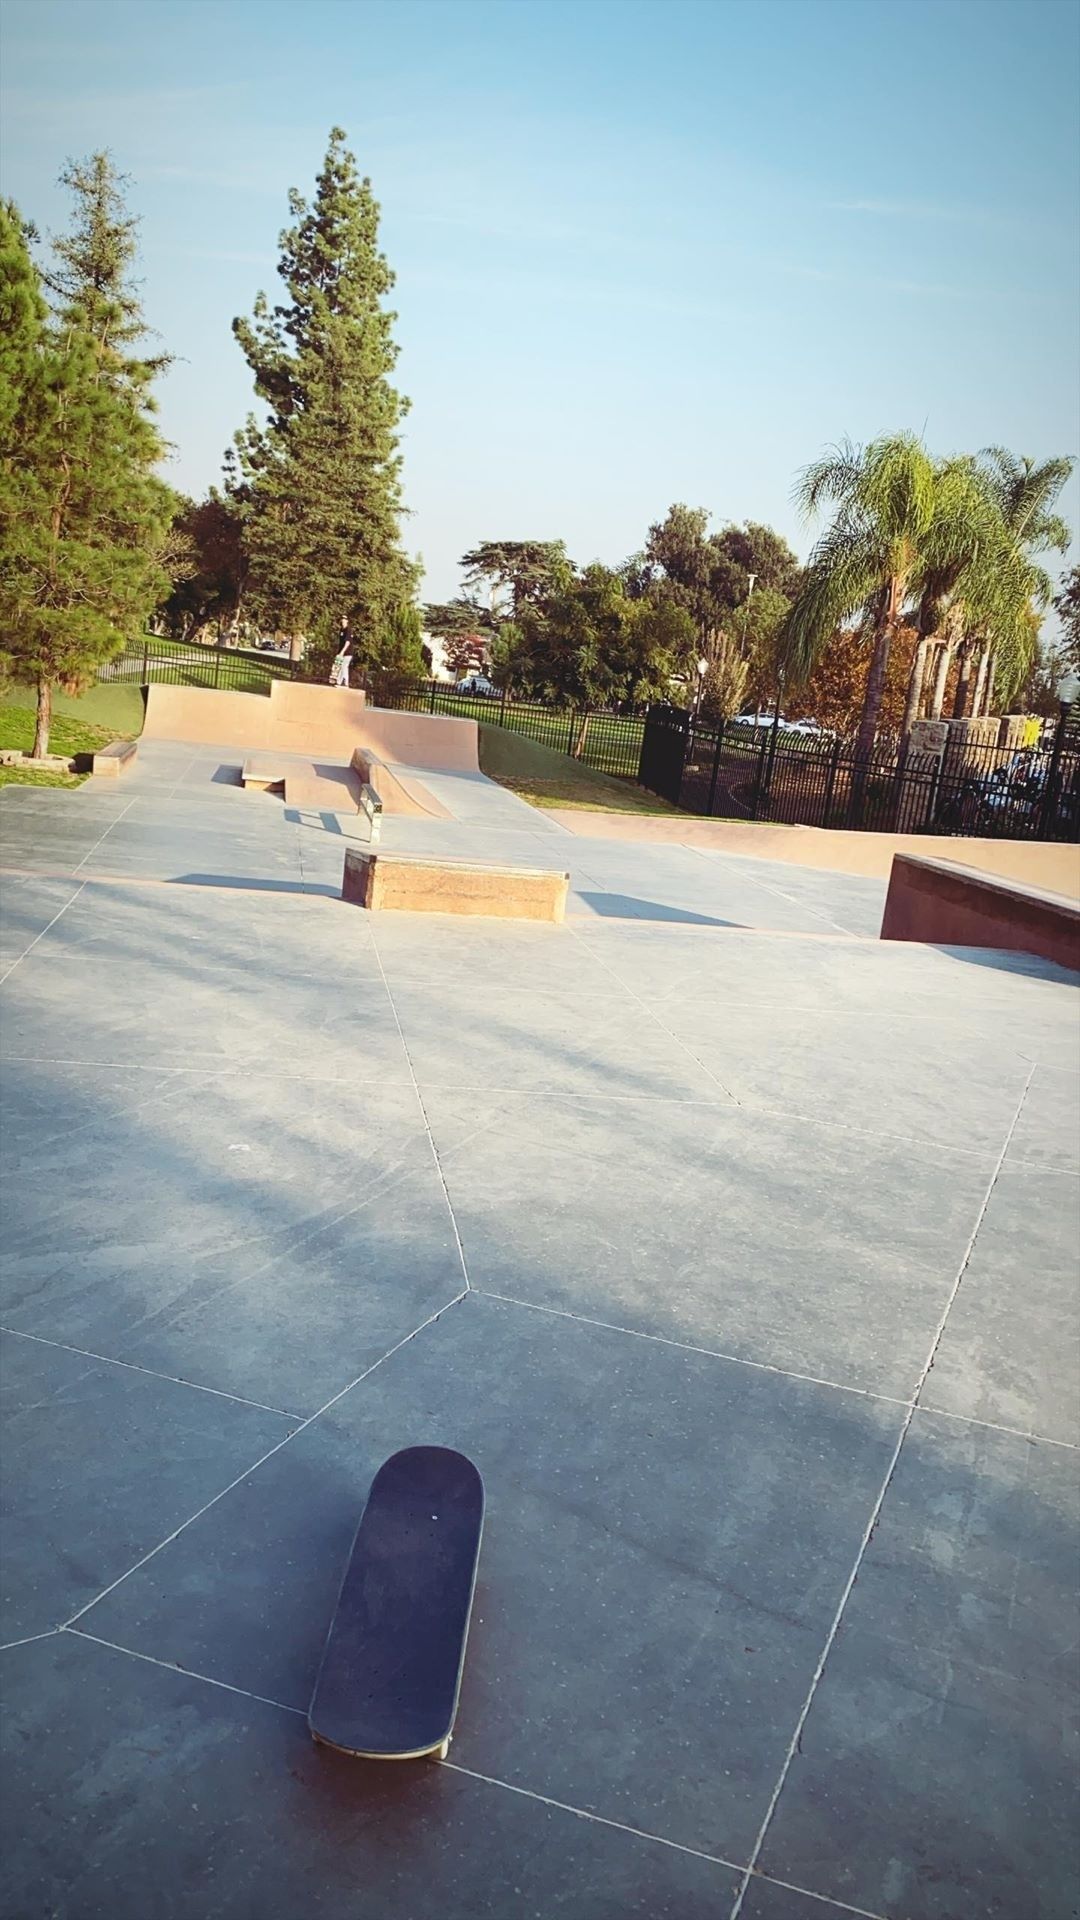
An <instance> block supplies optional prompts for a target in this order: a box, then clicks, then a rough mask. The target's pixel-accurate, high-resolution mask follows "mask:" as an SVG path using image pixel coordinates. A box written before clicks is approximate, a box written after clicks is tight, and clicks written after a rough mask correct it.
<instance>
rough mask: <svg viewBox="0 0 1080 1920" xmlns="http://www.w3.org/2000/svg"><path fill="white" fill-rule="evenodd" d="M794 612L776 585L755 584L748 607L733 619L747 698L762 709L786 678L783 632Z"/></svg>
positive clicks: (733, 632)
mask: <svg viewBox="0 0 1080 1920" xmlns="http://www.w3.org/2000/svg"><path fill="white" fill-rule="evenodd" d="M790 611H791V601H790V600H789V599H788V597H787V595H786V593H781V592H780V591H779V589H778V588H776V587H768V586H765V587H760V588H759V587H755V588H754V591H753V593H752V594H751V595H750V597H749V599H748V600H747V603H746V605H745V607H744V608H742V609H741V610H740V611H739V612H737V613H734V614H733V615H732V616H731V619H730V621H729V626H730V629H731V636H732V639H733V640H736V641H737V652H738V654H739V656H740V657H741V659H742V660H743V662H744V664H745V666H746V674H745V676H744V681H745V695H746V698H747V700H748V701H750V702H752V703H753V704H754V705H755V706H756V707H757V708H758V709H759V710H760V709H761V708H762V707H764V706H768V705H769V704H770V702H772V701H773V700H775V698H776V693H777V687H778V684H779V682H780V680H781V679H782V677H783V664H784V663H783V658H782V653H781V648H780V635H781V633H782V632H783V628H784V622H785V620H786V619H787V616H788V614H789V612H790ZM706 684H707V683H706Z"/></svg>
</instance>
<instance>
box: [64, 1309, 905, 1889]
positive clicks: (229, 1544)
mask: <svg viewBox="0 0 1080 1920" xmlns="http://www.w3.org/2000/svg"><path fill="white" fill-rule="evenodd" d="M597 1407H603V1409H604V1418H603V1419H602V1420H600V1419H597V1418H596V1417H595V1409H596V1408H597ZM899 1418H900V1416H899V1410H898V1409H896V1408H888V1407H871V1408H867V1407H865V1406H863V1405H861V1403H858V1402H856V1401H850V1402H848V1401H845V1402H837V1401H836V1399H835V1397H834V1396H831V1395H829V1394H828V1393H827V1392H825V1391H824V1390H823V1389H820V1388H815V1387H812V1386H809V1385H807V1384H805V1383H800V1382H796V1381H790V1380H784V1381H780V1380H778V1379H776V1378H775V1377H772V1376H767V1375H763V1374H760V1373H757V1374H755V1373H753V1372H751V1371H750V1370H748V1369H746V1368H741V1367H736V1366H732V1365H730V1364H728V1363H725V1362H723V1361H717V1360H712V1359H709V1358H708V1357H706V1356H704V1355H698V1354H688V1353H684V1352H680V1351H678V1350H676V1349H674V1348H671V1347H663V1346H658V1345H656V1344H655V1343H650V1342H646V1341H627V1340H626V1339H625V1338H624V1337H623V1336H621V1335H619V1334H617V1333H611V1332H607V1331H604V1330H603V1329H599V1328H595V1327H586V1326H581V1325H579V1324H575V1323H574V1322H571V1321H565V1320H559V1319H555V1318H552V1317H551V1316H549V1315H541V1314H521V1313H520V1312H518V1311H516V1310H515V1309H513V1308H510V1307H506V1306H503V1305H500V1304H499V1303H498V1302H493V1301H485V1300H479V1299H475V1298H473V1297H469V1298H467V1299H466V1300H465V1301H463V1302H462V1303H460V1305H458V1306H457V1307H455V1308H453V1309H452V1310H451V1311H450V1312H449V1313H447V1314H446V1315H444V1316H443V1318H442V1319H441V1320H440V1321H439V1322H438V1323H437V1325H435V1326H433V1327H430V1328H428V1329H427V1330H426V1331H425V1332H424V1333H421V1334H418V1335H417V1337H416V1339H415V1340H413V1341H411V1342H410V1343H409V1345H408V1346H407V1347H404V1348H402V1349H401V1351H400V1352H399V1353H397V1354H395V1355H393V1356H391V1358H390V1359H388V1360H387V1361H386V1362H385V1363H384V1365H383V1366H382V1367H380V1368H379V1369H378V1371H377V1372H376V1373H375V1374H373V1375H372V1376H371V1378H370V1380H369V1381H368V1382H365V1384H364V1388H363V1389H360V1390H357V1392H355V1393H353V1394H349V1395H346V1396H345V1398H344V1399H343V1400H341V1401H339V1402H338V1403H337V1404H336V1406H334V1407H333V1408H331V1409H329V1410H328V1413H327V1415H326V1417H325V1419H324V1420H322V1421H320V1422H319V1423H318V1428H317V1430H315V1429H310V1430H309V1431H308V1432H307V1433H306V1434H300V1435H298V1436H297V1439H296V1440H295V1442H294V1443H292V1444H291V1445H290V1446H289V1447H288V1448H286V1449H284V1450H283V1451H282V1453H281V1454H280V1455H279V1456H277V1460H276V1462H275V1460H269V1461H267V1463H266V1467H265V1469H263V1470H260V1473H259V1474H258V1475H257V1476H256V1477H255V1479H253V1480H252V1481H251V1482H250V1483H247V1484H245V1486H244V1487H242V1488H237V1489H235V1490H234V1492H233V1493H231V1494H228V1495H226V1497H225V1498H224V1499H223V1500H221V1501H220V1502H219V1503H218V1504H217V1505H216V1506H215V1507H214V1508H212V1509H211V1510H210V1512H208V1513H207V1514H206V1515H204V1516H203V1519H202V1520H201V1521H198V1522H196V1523H194V1525H193V1526H192V1527H191V1528H189V1529H188V1530H187V1532H186V1534H185V1535H184V1536H183V1537H182V1539H181V1540H179V1541H177V1542H175V1543H174V1544H173V1545H172V1546H171V1547H167V1548H164V1549H163V1550H162V1552H161V1553H160V1554H158V1555H157V1556H155V1559H154V1560H153V1561H152V1562H150V1563H149V1564H148V1565H147V1566H146V1567H145V1568H144V1569H142V1570H141V1571H140V1572H137V1573H135V1574H133V1575H132V1577H131V1579H130V1580H128V1581H126V1582H124V1584H123V1586H122V1587H119V1588H117V1589H116V1590H115V1592H114V1593H113V1594H112V1595H110V1596H109V1597H108V1598H107V1599H106V1600H104V1601H103V1602H102V1603H101V1606H100V1607H98V1608H96V1609H94V1611H93V1614H92V1615H91V1616H88V1617H87V1619H86V1621H85V1624H86V1626H87V1629H88V1631H90V1632H91V1633H100V1634H101V1635H102V1636H103V1637H104V1638H105V1639H109V1640H114V1641H118V1642H119V1643H121V1644H122V1645H125V1646H128V1647H131V1648H134V1649H136V1650H139V1651H147V1652H148V1651H152V1652H153V1653H154V1655H155V1657H157V1658H161V1659H164V1660H166V1661H168V1662H169V1663H172V1662H173V1661H176V1662H179V1664H180V1665H181V1666H184V1667H190V1668H194V1669H196V1670H197V1671H199V1672H204V1673H209V1674H211V1675H212V1676H213V1677H215V1678H218V1679H222V1680H225V1681H227V1682H228V1683H229V1684H230V1685H235V1686H241V1687H244V1688H246V1689H249V1690H251V1691H254V1692H258V1693H262V1694H264V1695H268V1696H269V1697H271V1698H273V1699H276V1700H280V1701H283V1702H285V1703H286V1704H290V1705H296V1706H303V1705H306V1702H307V1699H308V1696H309V1692H310V1688H311V1685H312V1679H313V1675H314V1672H315V1668H316V1666H317V1663H318V1659H319V1655H320V1652H321V1639H322V1626H323V1622H324V1621H325V1620H326V1619H327V1618H328V1617H329V1614H330V1612H331V1610H332V1607H333V1603H334V1595H335V1591H336V1582H337V1579H338V1577H339V1573H340V1567H341V1565H342V1563H343V1560H344V1558H345V1556H346V1554H347V1552H348V1546H349V1540H350V1530H351V1527H352V1526H353V1524H354V1523H355V1517H356V1513H357V1511H358V1509H359V1506H360V1504H361V1503H362V1500H363V1493H364V1489H365V1486H366V1484H367V1481H368V1478H369V1477H370V1474H371V1472H372V1470H373V1469H374V1467H375V1465H376V1464H377V1462H378V1460H379V1458H381V1457H382V1455H383V1454H384V1453H386V1452H390V1451H393V1450H394V1449H395V1448H396V1447H398V1446H404V1445H407V1444H409V1443H410V1441H413V1440H416V1439H419V1438H421V1437H424V1438H429V1439H431V1440H432V1441H437V1442H438V1443H440V1444H446V1445H450V1446H456V1447H460V1448H461V1449H462V1450H464V1451H465V1452H467V1453H468V1454H469V1456H470V1458H472V1459H475V1461H476V1463H477V1465H478V1466H479V1468H480V1471H481V1473H482V1474H483V1476H484V1480H485V1486H486V1491H487V1513H486V1520H485V1540H484V1547H483V1550H482V1553H481V1560H480V1571H479V1576H478V1585H477V1595H476V1602H475V1607H474V1617H473V1626H472V1630H471V1636H470V1649H469V1660H468V1664H467V1667H466V1675H465V1683H464V1688H463V1693H462V1703H461V1713H460V1718H459V1722H458V1731H457V1735H456V1737H455V1742H454V1748H453V1755H454V1759H455V1760H456V1761H457V1762H458V1763H459V1764H460V1765H462V1766H464V1767H467V1768H470V1769H473V1770H475V1771H477V1772H480V1773H484V1774H489V1775H494V1776H495V1777H496V1778H498V1779H502V1780H507V1781H510V1782H511V1783H514V1784H519V1785H521V1786H527V1787H528V1788H529V1789H530V1790H531V1791H534V1792H538V1793H541V1794H546V1795H549V1796H552V1797H555V1798H558V1799H562V1800H568V1801H569V1802H570V1803H571V1804H573V1805H575V1806H579V1807H583V1808H585V1809H587V1810H589V1811H591V1812H594V1813H596V1814H598V1815H600V1816H602V1817H603V1818H606V1819H612V1820H617V1821H620V1822H622V1823H624V1824H627V1825H629V1826H632V1827H636V1828H638V1829H639V1830H641V1829H644V1830H645V1831H647V1832H661V1833H663V1834H665V1835H666V1836H667V1837H668V1838H669V1839H671V1840H674V1841H677V1842H678V1843H680V1844H682V1845H686V1846H691V1847H696V1848H700V1849H703V1850H705V1851H707V1852H709V1853H714V1854H715V1853H720V1854H722V1855H724V1856H725V1857H727V1858H734V1857H740V1858H741V1857H745V1854H746V1852H747V1850H748V1849H749V1848H750V1846H752V1844H753V1838H754V1834H755V1833H756V1831H757V1827H758V1825H759V1823H760V1820H761V1817H762V1813H763V1811H764V1802H765V1799H766V1797H767V1793H768V1790H769V1787H770V1785H771V1782H772V1779H773V1778H774V1777H775V1773H776V1769H777V1768H778V1766H779V1764H780V1761H781V1759H782V1756H783V1749H784V1745H785V1743H786V1739H787V1737H788V1735H789V1730H790V1723H791V1720H792V1717H793V1714H794V1712H796V1711H797V1703H798V1701H799V1698H800V1696H801V1695H802V1694H804V1693H805V1689H806V1686H807V1685H808V1683H809V1678H810V1674H811V1672H812V1668H813V1661H814V1658H815V1657H816V1650H817V1646H818V1643H819V1641H820V1637H821V1635H822V1633H823V1632H824V1630H825V1628H826V1626H827V1623H828V1620H829V1618H830V1616H831V1613H832V1611H833V1609H834V1608H835V1605H836V1603H837V1600H838V1599H839V1585H840V1569H841V1568H842V1567H843V1566H844V1564H845V1563H846V1562H848V1561H849V1560H850V1557H851V1555H852V1554H853V1553H854V1551H855V1548H856V1546H857V1543H858V1536H859V1532H860V1529H861V1526H862V1524H863V1520H864V1516H865V1506H866V1500H867V1497H868V1495H869V1493H870V1490H871V1489H872V1488H876V1486H877V1485H878V1484H880V1480H881V1477H882V1475H883V1473H884V1471H885V1467H886V1464H887V1461H888V1458H889V1454H890V1452H891V1449H892V1447H893V1445H894V1443H895V1438H896V1434H897V1431H898V1428H899ZM676 1487H677V1489H678V1495H677V1498H673V1491H674V1489H675V1488H676ZM208 1573H209V1574H210V1578H209V1580H208V1578H207V1576H208ZM256 1592H257V1593H259V1594H260V1595H261V1596H262V1598H261V1604H260V1608H259V1611H258V1618H257V1619H254V1618H252V1612H251V1607H250V1602H249V1600H248V1598H247V1596H249V1595H251V1594H253V1593H256ZM720 1727H722V1728H723V1736H722V1740H721V1743H720V1745H719V1747H718V1745H717V1730H718V1728H720ZM705 1754H709V1755H710V1756H711V1760H712V1764H711V1765H707V1766H706V1765H703V1764H702V1762H703V1757H704V1756H705Z"/></svg>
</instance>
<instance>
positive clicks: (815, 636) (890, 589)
mask: <svg viewBox="0 0 1080 1920" xmlns="http://www.w3.org/2000/svg"><path fill="white" fill-rule="evenodd" d="M938 490H939V474H938V470H937V469H936V468H935V466H934V463H933V461H932V460H931V459H930V456H929V454H928V453H927V451H926V449H925V447H924V446H923V444H922V442H921V440H919V439H917V438H916V436H915V435H914V434H910V433H898V434H890V435H886V436H885V437H883V438H882V439H879V440H873V441H871V442H870V444H869V446H866V447H856V446H853V445H852V443H851V442H850V441H847V440H845V441H843V442H842V443H841V445H840V446H839V447H837V448H836V449H835V450H834V451H833V452H832V453H830V454H827V455H826V456H825V458H824V459H822V460H817V461H815V462H814V463H813V465H812V466H809V467H807V468H806V469H805V471H804V472H803V473H802V475H801V476H800V478H799V481H798V484H797V487H796V499H797V500H798V502H799V505H800V506H801V508H802V510H803V512H804V513H805V514H806V515H807V517H810V516H811V515H813V514H816V513H817V512H818V511H819V510H820V508H821V507H822V506H823V505H824V504H825V503H826V502H834V503H835V505H836V508H837V512H836V517H835V519H834V521H833V523H832V525H831V526H830V527H829V528H828V529H827V531H826V532H825V533H823V534H822V535H821V537H820V539H819V540H818V542H817V545H816V546H815V548H814V551H813V553H812V554H811V556H810V562H809V565H808V567H807V570H806V573H805V575H804V583H803V586H802V588H801V590H800V592H799V594H798V597H797V599H796V600H795V602H794V604H793V605H792V608H791V612H790V613H789V614H788V617H787V620H786V621H785V623H784V631H783V639H782V644H783V652H784V659H785V665H786V668H787V672H788V673H789V675H791V676H792V677H793V678H794V679H795V680H796V681H798V680H804V679H805V678H806V677H807V675H808V674H809V673H810V671H811V670H812V668H813V666H814V663H815V661H816V660H817V658H818V656H819V654H820V653H821V650H822V648H823V647H825V646H827V645H828V642H829V640H830V639H831V637H832V635H833V634H834V633H835V631H836V629H837V627H838V626H839V625H840V623H841V622H842V621H843V620H845V619H847V618H849V617H850V615H851V614H853V613H855V612H857V611H858V610H860V609H863V610H865V612H866V614H867V616H868V618H869V621H870V626H871V633H872V648H871V655H870V667H869V671H868V673H867V676H866V692H865V695H864V698H863V710H862V717H861V719H860V721H859V730H858V734H857V737H856V758H857V759H858V760H860V761H864V762H865V761H867V760H868V759H869V757H870V754H871V753H872V751H873V746H874V737H875V734H876V732H877V720H878V713H879V711H880V708H881V697H882V694H883V692H884V687H885V672H886V668H887V667H888V664H889V650H890V648H891V646H892V641H893V636H894V634H895V633H896V632H897V630H898V628H899V627H900V626H901V624H902V615H903V610H904V606H905V604H906V602H907V601H908V599H909V598H910V595H911V591H912V586H913V583H914V582H915V581H916V579H917V577H918V575H919V572H920V569H921V568H923V566H924V565H925V562H926V556H927V539H928V535H929V533H930V529H931V526H932V524H933V522H934V515H935V507H936V504H937V495H938Z"/></svg>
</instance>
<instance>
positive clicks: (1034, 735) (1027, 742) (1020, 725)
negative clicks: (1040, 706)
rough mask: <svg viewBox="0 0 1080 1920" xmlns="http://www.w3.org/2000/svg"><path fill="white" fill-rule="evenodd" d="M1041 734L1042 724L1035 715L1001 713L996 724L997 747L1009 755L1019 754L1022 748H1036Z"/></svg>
mask: <svg viewBox="0 0 1080 1920" xmlns="http://www.w3.org/2000/svg"><path fill="white" fill-rule="evenodd" d="M1041 733H1042V722H1041V721H1040V719H1039V717H1038V715H1037V714H1034V713H1003V714H1002V716H1001V720H1000V721H999V723H998V746H999V747H1005V748H1007V749H1008V751H1009V752H1010V753H1019V752H1020V750H1021V748H1023V747H1037V746H1038V744H1039V737H1040V735H1041Z"/></svg>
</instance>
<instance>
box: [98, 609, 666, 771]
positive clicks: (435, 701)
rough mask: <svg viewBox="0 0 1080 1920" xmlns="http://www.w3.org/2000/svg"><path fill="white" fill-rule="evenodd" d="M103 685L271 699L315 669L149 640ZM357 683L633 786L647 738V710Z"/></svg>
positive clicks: (398, 678) (381, 681)
mask: <svg viewBox="0 0 1080 1920" xmlns="http://www.w3.org/2000/svg"><path fill="white" fill-rule="evenodd" d="M98 677H99V678H100V679H102V680H112V681H126V682H129V683H133V684H135V685H139V686H146V685H149V684H153V683H157V684H164V685H167V686H184V687H210V688H220V689H221V690H222V691H225V692H232V693H269V691H270V682H271V680H275V679H278V680H310V679H311V677H312V674H311V669H310V667H307V666H305V664H304V662H303V661H299V660H297V661H292V660H286V659H284V658H283V657H282V656H281V655H280V654H276V653H275V654H271V653H264V652H241V651H240V650H239V649H238V648H232V647H210V646H202V645H201V644H200V643H198V642H188V643H186V644H185V643H183V642H181V641H173V640H161V639H158V638H156V637H155V636H154V635H148V636H147V638H146V639H145V641H144V642H143V643H142V645H140V646H138V647H133V648H130V649H129V650H128V651H127V652H126V653H122V654H119V655H118V656H117V657H116V658H115V659H114V660H110V661H109V662H108V664H107V665H106V666H104V667H102V668H101V670H100V673H99V676H98ZM352 683H353V685H354V686H356V687H363V688H364V690H365V691H366V692H367V695H368V698H369V699H370V701H371V703H372V705H373V706H377V707H395V708H397V709H398V710H399V711H403V712H407V713H441V714H449V715H451V716H455V715H456V716H457V717H458V718H460V719H464V720H478V721H482V722H484V723H485V724H486V725H489V726H496V727H505V728H506V729H507V731H508V732H510V733H519V734H522V735H524V736H525V738H526V739H529V740H535V741H536V742H537V743H538V744H539V745H540V746H544V747H550V748H552V750H553V751H554V752H556V753H564V754H569V755H570V756H571V758H572V759H575V760H579V761H580V762H581V763H582V765H583V766H586V767H591V768H592V769H593V771H594V772H597V773H609V774H614V775H616V776H618V777H619V778H622V779H625V780H636V779H637V777H638V765H639V762H640V759H641V744H642V739H643V736H644V732H645V714H646V708H645V707H636V708H634V707H626V708H623V709H622V710H620V711H619V712H617V713H616V712H610V711H600V710H597V709H595V708H583V707H553V706H544V705H543V704H542V703H541V702H540V701H538V700H515V699H514V698H513V697H512V696H511V695H510V694H508V693H505V692H504V693H495V694H484V693H470V692H465V691H459V689H458V688H457V687H455V686H454V685H453V684H452V682H450V681H448V680H413V679H410V678H408V677H407V676H405V675H403V674H399V673H377V672H376V673H363V672H359V673H358V672H356V670H355V669H354V672H353V680H352Z"/></svg>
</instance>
